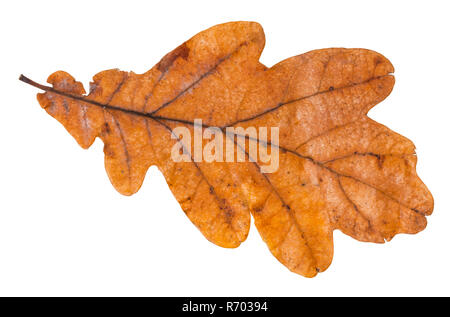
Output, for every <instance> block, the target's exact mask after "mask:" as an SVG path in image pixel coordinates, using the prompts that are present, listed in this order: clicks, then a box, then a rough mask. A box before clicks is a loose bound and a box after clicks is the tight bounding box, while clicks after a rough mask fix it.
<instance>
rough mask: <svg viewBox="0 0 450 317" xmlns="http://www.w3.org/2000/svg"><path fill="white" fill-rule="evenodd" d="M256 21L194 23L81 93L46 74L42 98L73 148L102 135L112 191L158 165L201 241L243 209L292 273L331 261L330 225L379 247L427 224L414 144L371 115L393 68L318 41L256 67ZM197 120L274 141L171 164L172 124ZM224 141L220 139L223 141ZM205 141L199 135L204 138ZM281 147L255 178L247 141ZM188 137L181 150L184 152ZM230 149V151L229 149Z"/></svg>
mask: <svg viewBox="0 0 450 317" xmlns="http://www.w3.org/2000/svg"><path fill="white" fill-rule="evenodd" d="M264 41H265V40H264V33H263V30H262V28H261V27H260V25H259V24H257V23H253V22H232V23H226V24H221V25H217V26H214V27H212V28H210V29H208V30H206V31H203V32H201V33H199V34H197V35H196V36H194V37H193V38H192V39H190V40H188V41H187V42H185V43H183V44H182V45H181V46H179V47H178V48H176V49H175V50H173V51H172V52H171V53H169V54H167V55H166V56H165V57H164V58H163V59H162V60H161V61H160V62H159V63H158V64H157V65H156V66H155V67H153V68H152V69H150V70H149V71H148V72H146V73H144V74H135V73H133V72H129V73H128V72H122V71H119V70H108V71H103V72H101V73H99V74H97V75H95V76H94V81H93V82H92V83H91V86H90V92H89V94H87V95H86V94H85V90H84V88H83V86H82V84H81V83H79V82H77V81H75V80H74V78H73V77H72V76H70V75H69V74H67V73H65V72H62V71H58V72H56V73H54V74H52V75H51V76H50V77H49V78H48V82H49V83H50V84H52V87H47V86H43V85H40V84H37V83H35V82H33V81H31V80H29V79H28V78H26V77H24V76H21V80H23V81H25V82H27V83H29V84H31V85H34V86H36V87H38V88H40V89H43V90H45V91H46V92H45V93H42V94H38V101H39V103H40V104H41V106H42V107H43V108H44V109H45V110H46V111H47V112H48V113H49V114H50V115H51V116H53V117H54V118H56V119H57V120H58V121H59V122H61V123H62V124H63V125H64V127H65V128H66V129H67V131H68V132H69V133H70V134H71V135H72V136H73V137H74V138H75V139H76V141H77V142H78V143H79V144H80V145H81V146H82V147H83V148H89V146H90V145H91V144H92V143H93V142H94V139H95V138H96V137H100V138H101V139H102V140H103V142H104V153H105V166H106V170H107V172H108V176H109V178H110V180H111V183H112V184H113V185H114V187H115V188H116V189H117V190H118V191H119V192H120V193H122V194H124V195H131V194H133V193H135V192H137V191H138V190H139V188H140V186H141V184H142V181H143V179H144V176H145V174H146V171H147V169H148V168H149V167H150V166H151V165H157V166H158V168H159V169H160V170H161V171H162V173H163V174H164V176H165V178H166V180H167V183H168V184H169V187H170V189H171V191H172V192H173V194H174V196H175V197H176V199H177V200H178V202H179V203H180V205H181V207H182V209H183V210H184V212H185V213H186V215H187V216H188V217H189V218H190V219H191V221H192V222H193V223H194V224H195V225H196V226H197V227H198V228H199V229H200V231H201V232H202V233H203V235H204V236H205V237H206V238H207V239H208V240H209V241H211V242H213V243H215V244H217V245H220V246H223V247H237V246H238V245H239V244H240V243H241V242H242V241H244V240H245V239H246V237H247V234H248V230H249V223H250V213H251V214H252V215H253V217H254V219H255V224H256V227H257V228H258V230H259V232H260V234H261V236H262V238H263V239H264V241H265V242H266V243H267V245H268V247H269V249H270V251H271V252H272V254H273V255H274V256H275V257H276V258H277V259H278V260H279V261H280V262H281V263H283V264H284V265H285V266H287V267H288V268H289V269H290V270H291V271H293V272H296V273H298V274H301V275H304V276H307V277H312V276H315V275H316V274H317V272H321V271H324V270H325V269H326V268H327V267H328V266H329V265H330V263H331V260H332V256H333V230H334V229H339V230H341V231H342V232H344V233H345V234H347V235H350V236H352V237H354V238H355V239H358V240H360V241H370V242H377V243H383V242H384V241H388V240H390V239H392V237H393V236H394V235H396V234H398V233H416V232H419V231H421V230H423V229H424V228H425V226H426V219H425V216H426V215H430V214H431V212H432V210H433V198H432V196H431V194H430V193H429V191H428V190H427V188H426V187H425V185H424V184H423V183H422V182H421V181H420V179H419V178H418V176H417V174H416V171H415V166H416V160H417V159H416V155H415V152H414V145H413V144H412V143H411V141H409V140H408V139H406V138H405V137H403V136H401V135H399V134H397V133H395V132H393V131H391V130H389V129H388V128H387V127H385V126H383V125H381V124H379V123H377V122H375V121H373V120H371V119H369V118H368V117H367V115H366V114H367V112H368V111H369V110H370V109H371V108H372V107H373V106H375V105H376V104H377V103H379V102H381V101H382V100H383V99H384V98H386V97H387V96H388V95H389V93H390V92H391V90H392V87H393V85H394V77H393V76H392V75H391V73H393V71H394V69H393V66H392V65H391V63H390V62H389V61H388V60H387V59H386V58H385V57H383V56H382V55H380V54H378V53H376V52H373V51H370V50H365V49H341V48H332V49H322V50H316V51H312V52H309V53H306V54H303V55H299V56H295V57H292V58H288V59H286V60H284V61H282V62H280V63H278V64H276V65H275V66H273V67H271V68H269V69H268V68H266V67H265V66H264V65H262V64H261V63H259V61H258V60H259V56H260V54H261V51H262V49H263V47H264ZM195 119H202V122H203V124H204V128H207V127H219V129H220V130H221V131H225V129H226V128H227V127H243V128H248V127H255V128H259V127H278V128H279V141H278V143H275V142H274V140H273V139H272V136H271V135H269V136H267V138H262V137H258V138H256V139H255V138H251V137H248V136H246V135H239V133H235V135H233V136H232V137H231V138H230V137H229V135H227V140H228V141H229V140H232V142H233V143H234V145H235V146H237V141H236V138H235V137H237V138H242V137H243V138H244V139H245V141H246V142H245V145H244V147H242V146H241V147H239V149H238V151H240V154H243V155H244V156H245V158H246V162H214V161H213V162H206V161H200V162H194V161H192V162H174V160H173V159H172V158H171V149H172V148H173V146H174V145H176V144H177V142H181V144H182V145H183V147H184V149H185V150H186V151H187V153H189V155H190V156H192V155H193V153H194V151H195V149H194V148H193V147H192V145H189V144H188V143H187V142H184V138H183V139H182V138H181V136H180V135H178V134H177V133H175V132H174V131H175V129H176V128H177V127H180V126H182V127H186V128H187V129H189V131H191V132H192V133H193V130H194V120H195ZM227 140H225V141H224V142H226V141H227ZM202 142H203V143H205V142H206V141H205V140H202ZM255 144H257V145H261V144H262V145H264V146H265V147H269V146H273V147H274V148H276V149H279V150H280V154H279V168H278V170H277V171H275V172H273V173H262V172H261V169H260V168H261V167H262V166H263V165H264V162H262V161H261V158H260V157H251V153H250V152H249V149H250V148H251V147H252V146H253V145H255ZM189 146H191V147H189ZM237 155H238V153H236V156H237Z"/></svg>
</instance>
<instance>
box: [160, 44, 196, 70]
mask: <svg viewBox="0 0 450 317" xmlns="http://www.w3.org/2000/svg"><path fill="white" fill-rule="evenodd" d="M188 56H189V48H188V47H187V46H186V43H183V44H181V45H180V46H178V47H177V48H176V49H174V50H173V51H172V52H170V53H169V54H167V55H166V56H164V57H163V58H162V59H161V61H160V62H159V63H158V65H156V67H157V68H158V70H159V71H160V72H162V73H165V72H167V70H168V69H169V68H170V67H171V66H172V64H173V62H174V61H175V60H176V59H177V58H179V57H180V58H183V59H184V60H186V59H187V57H188Z"/></svg>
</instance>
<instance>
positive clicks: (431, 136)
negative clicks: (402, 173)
mask: <svg viewBox="0 0 450 317" xmlns="http://www.w3.org/2000/svg"><path fill="white" fill-rule="evenodd" d="M0 6H1V8H0V12H1V13H0V15H1V16H0V29H1V33H0V34H1V35H0V36H1V50H0V54H1V58H0V63H1V67H0V72H1V73H0V80H1V83H0V87H1V88H0V89H1V96H0V98H1V99H0V102H1V105H0V138H1V148H0V151H1V155H0V167H1V171H0V186H1V187H0V295H3V296H5V295H43V296H47V295H61V296H66V295H75V296H77V295H85V296H91V295H105V296H109V295H118V296H120V295H124V296H128V295H135V296H141V295H142V296H144V295H145V296H152V295H153V296H158V295H160V296H163V295H164V296H170V295H175V296H177V295H178V296H207V295H209V296H303V295H306V296H313V295H327V296H333V295H342V296H346V295H362V296H365V295H375V296H382V295H383V296H391V295H394V296H396V295H406V296H408V295H447V296H448V295H450V290H449V288H450V287H449V285H450V267H449V266H450V252H449V251H450V250H449V248H450V247H449V245H450V235H449V228H450V223H449V220H450V203H449V199H450V192H449V187H448V182H449V179H450V178H449V177H450V171H449V169H450V164H449V162H448V160H449V157H450V150H449V140H448V137H449V132H450V127H449V120H450V119H449V117H450V102H449V94H448V93H449V91H450V88H449V87H450V77H449V71H450V63H449V54H450V51H449V49H450V45H449V43H450V41H449V31H450V22H449V13H450V7H449V2H447V1H422V2H415V1H404V2H403V1H395V2H394V1H380V0H377V1H351V2H350V1H348V2H347V1H326V2H325V1H304V2H301V1H292V2H288V1H281V0H277V1H270V2H265V1H255V2H251V1H242V0H239V1H231V0H227V1H217V2H214V1H204V2H196V1H192V0H190V1H180V2H174V3H171V2H170V1H158V2H156V1H154V2H150V1H148V2H144V1H142V2H134V1H123V0H122V1H86V2H84V1H73V2H72V4H69V3H68V2H66V1H64V2H63V1H55V2H49V1H43V0H41V1H29V2H21V1H8V2H6V1H4V2H2V4H1V5H0ZM235 20H252V21H257V22H259V23H261V24H262V26H263V27H264V30H265V33H266V48H265V49H264V51H263V54H262V57H261V61H262V62H263V63H264V64H265V65H267V66H272V65H273V64H275V63H277V62H279V61H281V60H283V59H285V58H288V57H290V56H294V55H298V54H301V53H303V52H306V51H309V50H312V49H318V48H326V47H336V46H337V47H362V48H369V49H373V50H376V51H378V52H380V53H382V54H383V55H385V56H386V57H388V58H389V59H390V60H391V61H392V63H393V64H394V66H395V68H396V72H395V75H396V85H395V88H394V91H393V92H392V94H391V95H390V96H389V97H388V98H387V99H386V100H385V101H383V102H382V103H381V104H379V105H378V106H377V107H376V108H374V109H373V110H372V111H371V112H370V117H371V118H373V119H375V120H377V121H379V122H381V123H383V124H385V125H387V126H388V127H390V128H391V129H393V130H395V131H397V132H399V133H401V134H403V135H405V136H406V137H408V138H410V139H411V140H413V141H414V143H415V145H416V147H417V154H418V158H419V161H418V166H417V169H418V172H419V175H420V176H421V178H422V179H423V181H424V182H425V183H426V184H427V186H428V187H429V189H430V190H431V192H432V193H433V196H434V198H435V212H434V214H433V215H432V216H431V217H429V218H428V219H429V224H428V227H427V228H426V229H425V230H424V231H423V232H421V233H419V234H417V235H399V236H396V237H395V238H394V239H393V241H391V242H390V243H387V244H384V245H376V244H370V243H361V242H357V241H356V240H353V239H352V238H350V237H348V236H345V235H343V234H342V233H341V232H338V231H335V234H334V237H335V256H334V260H333V263H332V264H331V266H330V268H329V269H328V270H327V271H326V272H325V273H322V274H319V275H318V276H317V277H315V278H313V279H307V278H304V277H302V276H299V275H296V274H294V273H291V272H290V271H288V270H287V269H286V268H285V267H284V266H283V265H281V264H280V263H278V261H277V260H276V259H275V258H274V257H273V256H272V255H271V254H270V252H269V251H268V249H267V248H266V246H265V244H264V243H263V242H262V240H261V239H260V237H259V235H258V233H257V231H256V229H255V228H254V226H253V225H252V228H251V230H250V235H249V237H248V240H247V241H246V242H245V243H243V244H242V245H241V246H240V247H239V248H237V249H223V248H220V247H217V246H215V245H213V244H211V243H210V242H208V241H207V240H206V239H205V238H203V236H202V235H201V234H200V232H199V231H198V230H197V229H196V228H195V227H194V226H193V225H192V224H191V223H190V221H189V220H188V219H187V217H185V215H184V214H183V212H182V210H181V208H180V207H179V205H178V203H177V202H176V200H175V199H174V197H173V196H172V194H171V193H170V191H169V188H168V186H167V185H166V183H165V180H164V178H163V177H162V175H161V173H160V172H159V171H158V170H157V169H156V167H152V168H151V169H150V170H149V172H148V174H147V177H146V179H145V182H144V185H143V186H142V188H141V190H140V191H139V193H137V194H135V195H134V196H132V197H125V196H121V195H120V194H119V193H117V192H116V191H115V190H114V189H113V187H112V186H111V184H110V183H109V180H108V178H107V176H106V172H105V170H104V167H103V151H102V148H103V144H102V143H101V141H99V140H97V141H96V142H95V144H94V145H93V146H92V147H91V148H90V149H89V150H88V151H85V150H82V149H81V148H80V147H79V146H78V145H77V144H76V142H75V141H74V139H73V138H72V137H71V136H70V135H69V134H68V133H67V132H66V131H65V129H64V128H63V127H62V126H61V125H60V124H59V123H58V122H57V121H56V120H55V119H53V118H51V117H50V116H49V115H47V114H46V113H45V111H44V110H42V109H41V108H40V106H39V104H38V103H37V101H36V93H37V92H38V91H37V89H35V88H33V87H30V86H27V85H25V84H23V83H21V82H19V81H18V80H17V78H18V77H19V75H20V74H21V73H24V74H25V75H27V76H29V77H30V78H32V79H34V80H36V81H39V82H41V83H45V80H46V78H47V76H48V75H49V74H50V73H52V72H54V71H56V70H60V69H62V70H66V71H68V72H69V73H71V74H72V75H73V76H74V77H75V78H76V79H77V80H80V81H82V82H83V83H84V84H85V87H87V84H88V82H89V81H90V79H91V78H92V76H93V75H94V74H95V73H97V72H99V71H101V70H104V69H110V68H120V69H122V70H133V71H135V72H137V73H142V72H144V71H146V70H147V69H149V68H150V67H152V66H153V65H154V64H156V63H157V62H158V61H159V59H160V58H161V57H162V56H163V55H164V54H166V53H167V52H169V51H170V50H172V49H173V48H175V47H176V46H178V45H179V44H180V43H182V42H183V41H185V40H187V39H188V38H190V37H191V36H193V35H194V34H196V33H197V32H199V31H201V30H203V29H205V28H208V27H210V26H213V25H215V24H218V23H222V22H227V21H235Z"/></svg>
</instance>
